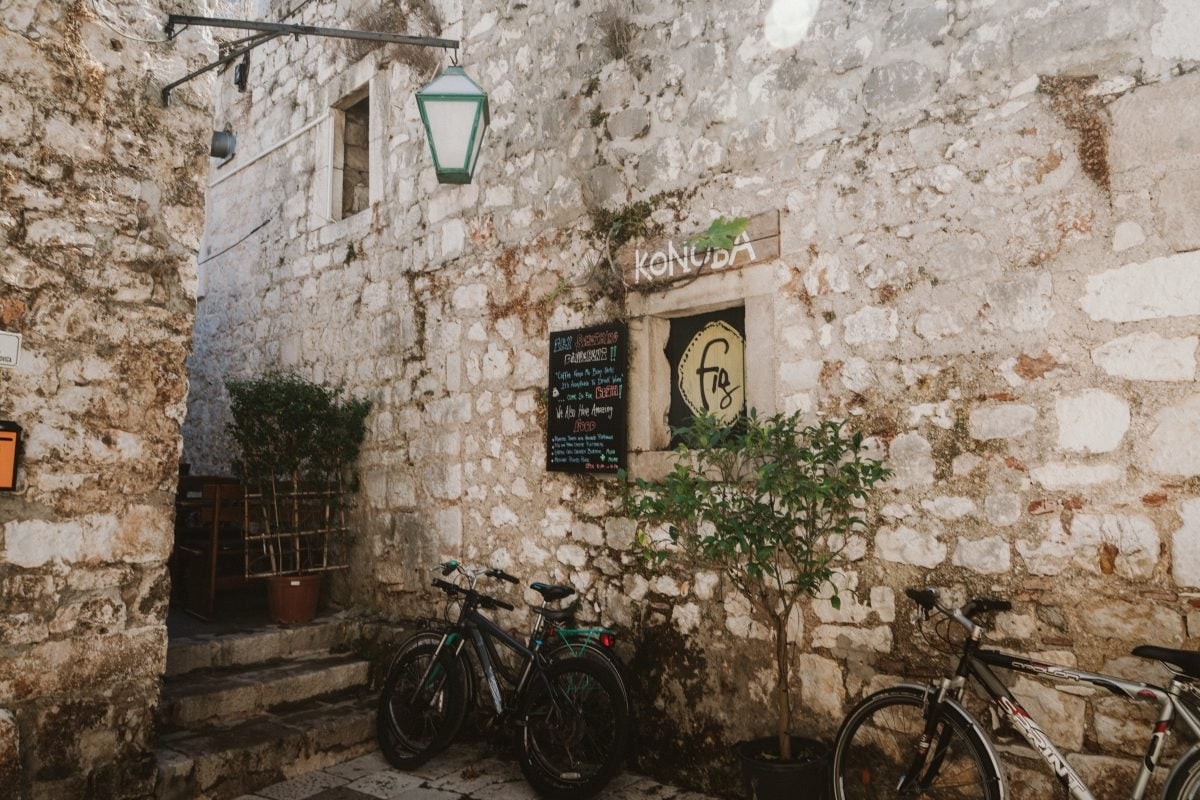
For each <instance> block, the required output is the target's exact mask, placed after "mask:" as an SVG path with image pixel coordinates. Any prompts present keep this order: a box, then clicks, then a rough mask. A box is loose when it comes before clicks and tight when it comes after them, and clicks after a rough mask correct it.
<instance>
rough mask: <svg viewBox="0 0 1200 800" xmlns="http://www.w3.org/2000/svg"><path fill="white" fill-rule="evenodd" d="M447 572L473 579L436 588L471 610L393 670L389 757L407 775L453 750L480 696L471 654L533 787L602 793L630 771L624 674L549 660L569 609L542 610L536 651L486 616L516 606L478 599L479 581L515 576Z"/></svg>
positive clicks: (386, 707) (451, 565) (580, 660)
mask: <svg viewBox="0 0 1200 800" xmlns="http://www.w3.org/2000/svg"><path fill="white" fill-rule="evenodd" d="M441 569H442V574H443V575H444V576H448V575H450V574H451V573H452V572H455V571H458V572H459V573H460V574H461V575H463V576H464V577H465V578H466V579H467V585H466V586H460V585H457V584H453V583H449V582H447V581H444V580H441V579H435V580H434V581H433V585H434V586H436V587H437V588H439V589H441V590H442V591H443V592H445V593H446V594H447V595H449V596H450V597H451V598H454V599H457V600H459V601H460V602H461V606H460V608H459V613H458V619H457V621H456V622H455V623H454V624H453V625H452V626H451V627H450V628H449V629H448V630H447V631H445V633H444V634H443V635H442V636H441V638H440V640H439V641H437V642H436V643H434V642H432V641H423V642H419V643H417V644H415V645H412V646H407V645H406V646H405V648H404V649H403V650H402V652H401V653H400V654H399V655H398V656H397V657H396V659H395V660H394V661H393V663H392V665H391V668H390V669H389V670H388V675H387V678H386V680H385V681H384V686H383V692H382V693H381V695H380V698H379V706H378V718H377V721H376V726H377V733H378V738H379V744H380V747H381V749H382V750H383V753H384V756H385V757H386V758H387V759H388V761H389V762H391V763H392V764H393V765H395V766H397V767H399V768H401V769H411V768H413V767H416V766H417V765H419V764H421V763H423V762H425V761H426V760H428V759H429V758H430V757H432V756H433V755H435V754H436V753H438V752H440V751H442V750H444V749H445V748H446V747H447V746H448V745H449V744H450V743H451V741H453V739H454V737H455V736H456V735H457V733H458V731H459V729H460V728H461V725H462V721H463V717H464V715H465V713H466V710H467V706H468V704H469V702H470V698H471V697H472V696H473V695H474V694H476V692H475V689H474V682H475V680H476V675H475V671H474V670H473V669H472V668H471V665H470V663H469V662H468V660H467V652H468V649H469V650H470V652H471V653H472V654H473V657H474V659H475V660H476V662H477V663H478V665H479V673H480V679H481V680H482V682H483V683H484V687H485V689H486V690H487V692H488V694H489V698H490V700H491V711H492V713H493V714H494V715H495V717H496V719H497V720H498V721H499V722H500V723H503V724H507V725H510V726H512V727H513V728H514V729H515V730H516V731H517V732H518V734H519V735H518V753H519V761H520V764H521V771H522V772H523V773H524V775H525V778H526V780H528V781H529V783H530V785H532V786H533V788H534V789H535V790H537V792H538V793H539V794H541V795H543V796H545V797H551V798H567V797H580V798H582V797H589V796H591V795H593V794H595V793H596V792H598V791H599V790H600V789H602V788H603V787H604V786H605V784H607V783H608V781H609V780H610V779H611V778H612V777H613V776H614V775H615V774H616V773H617V771H618V770H619V769H620V768H621V765H622V763H623V761H624V757H625V752H626V749H627V747H628V742H629V727H630V721H629V712H628V708H627V704H628V696H627V694H626V692H625V690H624V687H623V686H622V684H621V681H620V677H619V674H618V673H617V672H616V670H615V669H614V668H613V667H612V666H611V665H609V664H607V663H604V662H602V661H601V660H600V659H598V658H596V657H586V656H560V657H557V658H551V657H549V655H548V654H547V652H545V650H546V648H545V637H544V635H543V634H544V632H545V630H546V629H547V625H548V623H547V621H546V617H547V615H549V616H551V617H554V616H558V615H560V614H561V613H562V612H561V610H557V609H547V608H544V607H542V608H535V609H534V611H535V612H536V613H537V616H536V621H535V624H534V630H533V632H532V633H531V635H530V638H529V641H528V642H527V643H522V642H520V641H518V640H517V639H515V638H513V637H512V636H510V635H509V634H508V633H507V632H505V631H504V630H503V629H502V628H500V627H499V626H498V625H496V623H494V622H493V621H492V620H491V619H489V618H488V617H486V616H485V615H484V614H483V613H481V612H482V611H483V610H490V609H500V608H502V609H506V610H510V611H511V610H512V609H513V607H512V606H511V605H510V604H508V603H506V602H504V601H503V600H500V599H498V598H495V597H490V596H488V595H485V594H482V593H481V592H479V591H477V590H476V588H475V585H476V583H477V581H478V579H479V578H480V577H483V576H486V577H490V578H497V579H500V580H505V581H509V582H511V583H517V582H518V581H517V579H516V578H514V577H513V576H511V575H509V574H507V573H505V572H503V571H501V570H495V569H489V570H475V571H470V570H466V569H464V568H462V567H461V566H460V565H459V564H458V563H457V562H448V563H446V564H444V565H442V568H441ZM539 586H540V587H542V588H541V589H538V590H539V591H540V592H541V593H542V595H543V597H547V596H551V597H553V596H554V595H561V590H562V588H563V587H551V586H546V585H544V584H535V586H534V588H535V589H537V588H538V587H539ZM556 589H557V590H558V591H555V590H556ZM497 644H499V645H501V646H502V647H504V648H505V649H506V650H508V651H511V652H512V653H513V654H514V655H515V657H516V659H517V661H518V666H517V667H516V668H510V667H509V666H508V665H506V664H505V662H504V661H503V660H502V659H501V658H500V656H499V653H498V651H497V649H496V645H497ZM502 683H503V688H502V685H501V684H502Z"/></svg>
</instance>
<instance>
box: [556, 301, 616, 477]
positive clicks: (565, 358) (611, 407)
mask: <svg viewBox="0 0 1200 800" xmlns="http://www.w3.org/2000/svg"><path fill="white" fill-rule="evenodd" d="M628 363H629V332H628V330H627V329H626V327H625V326H624V325H622V324H620V323H612V324H609V325H600V326H597V327H594V328H581V329H578V330H573V331H558V332H556V333H551V334H550V397H549V402H548V403H547V406H546V412H547V414H548V418H547V420H546V469H547V470H549V471H552V472H579V473H590V474H613V473H615V472H616V471H617V470H619V469H622V468H624V467H625V434H626V417H627V412H626V409H627V408H628V389H629V387H628V385H627V381H626V373H627V365H628Z"/></svg>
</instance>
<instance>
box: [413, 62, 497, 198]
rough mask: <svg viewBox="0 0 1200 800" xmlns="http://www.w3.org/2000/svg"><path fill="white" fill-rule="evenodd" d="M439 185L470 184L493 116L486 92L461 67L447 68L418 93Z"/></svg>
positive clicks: (418, 102) (418, 103)
mask: <svg viewBox="0 0 1200 800" xmlns="http://www.w3.org/2000/svg"><path fill="white" fill-rule="evenodd" d="M417 108H418V109H420V111H421V122H423V123H424V124H425V133H426V134H427V135H428V137H429V150H430V151H431V152H432V153H433V167H434V169H435V170H436V171H437V179H438V183H470V182H471V178H472V177H473V176H474V175H475V164H476V162H478V160H479V146H480V144H481V143H482V142H483V133H484V131H486V130H487V126H488V122H490V121H491V114H490V113H489V111H488V97H487V92H485V91H484V90H483V89H482V88H480V86H479V84H477V83H476V82H475V81H473V80H471V79H470V78H469V77H467V73H466V72H465V71H463V68H462V67H459V66H452V67H446V69H444V70H443V71H442V74H441V75H438V76H437V77H436V78H434V79H433V81H431V82H430V83H428V84H426V85H425V86H422V87H421V88H420V89H418V90H417Z"/></svg>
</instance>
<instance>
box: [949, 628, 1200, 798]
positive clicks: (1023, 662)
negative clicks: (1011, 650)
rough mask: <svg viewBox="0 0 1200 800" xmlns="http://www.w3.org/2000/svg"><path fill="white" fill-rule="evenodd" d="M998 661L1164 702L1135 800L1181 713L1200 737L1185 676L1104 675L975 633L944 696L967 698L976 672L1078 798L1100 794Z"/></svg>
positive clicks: (1141, 793)
mask: <svg viewBox="0 0 1200 800" xmlns="http://www.w3.org/2000/svg"><path fill="white" fill-rule="evenodd" d="M992 667H999V668H1000V669H1008V670H1013V671H1015V672H1023V673H1026V674H1029V675H1036V676H1038V677H1042V678H1050V679H1052V680H1056V681H1071V682H1074V683H1085V684H1091V685H1093V686H1098V687H1100V688H1103V689H1107V690H1108V691H1109V692H1112V693H1113V694H1116V695H1118V696H1122V697H1125V698H1127V699H1129V700H1133V701H1138V702H1145V703H1157V704H1158V708H1159V712H1158V719H1157V721H1156V722H1155V724H1154V728H1153V730H1152V731H1151V733H1150V741H1149V745H1148V746H1147V749H1146V755H1145V757H1144V758H1143V759H1142V764H1141V769H1140V770H1139V772H1138V776H1137V780H1136V781H1135V783H1134V787H1133V793H1132V794H1131V795H1130V800H1142V798H1143V796H1144V795H1145V792H1146V787H1147V786H1148V785H1149V782H1150V775H1151V773H1152V772H1153V771H1154V768H1155V767H1156V766H1158V761H1159V759H1160V758H1161V757H1162V753H1163V749H1164V747H1165V744H1166V738H1167V733H1168V732H1169V731H1170V730H1171V727H1172V725H1173V723H1174V721H1175V719H1176V717H1179V718H1180V719H1182V720H1183V721H1184V722H1185V723H1186V725H1187V727H1188V728H1190V729H1191V732H1192V736H1193V737H1194V738H1197V739H1200V716H1198V715H1197V713H1196V712H1195V711H1194V710H1193V709H1192V708H1189V707H1188V705H1187V703H1186V702H1185V700H1184V699H1183V694H1184V692H1186V691H1190V690H1188V689H1186V688H1185V685H1186V684H1185V682H1184V681H1180V680H1172V681H1171V684H1170V686H1169V687H1168V688H1167V689H1163V688H1161V687H1158V686H1152V685H1150V684H1147V683H1141V682H1138V681H1129V680H1125V679H1123V678H1117V677H1114V676H1112V675H1102V674H1099V673H1095V672H1086V671H1084V670H1079V669H1073V668H1070V667H1064V666H1060V665H1057V664H1047V663H1044V662H1041V661H1033V660H1031V659H1027V658H1022V657H1020V656H1014V655H1009V654H1007V653H1001V652H999V651H997V650H985V649H982V648H979V646H978V643H977V642H976V641H975V640H974V639H973V638H969V639H968V640H967V642H966V644H965V647H964V650H963V654H962V657H961V658H960V660H959V664H958V669H957V670H956V672H955V677H954V679H953V680H951V679H945V680H944V681H943V685H942V693H941V694H939V695H938V696H939V697H942V696H945V693H948V694H949V695H950V696H952V697H953V698H954V699H955V700H957V701H961V700H962V695H963V691H964V689H965V687H966V682H967V679H968V678H975V679H976V680H977V681H979V684H980V685H981V686H982V687H983V688H984V691H985V692H986V693H987V694H988V696H989V698H990V699H991V702H992V704H993V705H994V706H995V707H996V709H997V710H998V712H999V713H1000V715H1001V716H1002V717H1004V718H1005V719H1007V720H1008V721H1009V723H1011V724H1012V726H1013V727H1014V728H1015V729H1016V730H1017V732H1018V733H1020V734H1021V736H1022V737H1023V738H1024V739H1025V741H1026V742H1028V743H1029V745H1030V746H1031V747H1032V748H1033V749H1034V751H1035V752H1037V754H1038V755H1039V756H1041V758H1042V760H1043V761H1045V762H1046V764H1047V766H1049V767H1050V770H1051V771H1052V772H1053V773H1054V775H1055V776H1056V777H1057V778H1058V779H1059V781H1060V782H1061V783H1062V785H1063V786H1064V787H1066V789H1067V791H1068V792H1069V794H1070V796H1071V797H1072V798H1075V800H1096V798H1095V796H1094V795H1093V794H1092V793H1091V791H1090V790H1089V789H1088V787H1087V785H1086V784H1085V783H1084V782H1083V779H1082V778H1081V777H1080V776H1079V773H1078V772H1076V771H1075V769H1074V768H1073V767H1072V766H1071V765H1070V764H1069V763H1068V762H1067V759H1066V758H1065V757H1064V756H1063V754H1062V753H1061V752H1060V751H1059V749H1058V748H1057V747H1056V746H1055V745H1054V743H1053V742H1052V741H1051V740H1050V737H1049V736H1047V735H1046V733H1045V731H1043V730H1042V728H1041V727H1040V726H1039V725H1038V724H1037V722H1036V721H1034V719H1033V718H1032V717H1031V716H1030V715H1029V712H1027V711H1026V710H1025V709H1024V708H1023V707H1022V706H1021V704H1020V703H1019V702H1017V699H1016V698H1015V697H1013V695H1012V693H1011V692H1010V691H1009V690H1008V688H1007V687H1006V686H1005V685H1004V684H1003V683H1001V682H1000V679H999V678H998V677H996V673H994V672H993V671H992V669H991V668H992ZM935 726H936V715H932V714H931V715H930V722H929V725H928V726H927V731H926V734H927V735H931V734H932V733H933V730H932V729H933V728H934V727H935ZM935 758H939V760H940V757H939V754H935Z"/></svg>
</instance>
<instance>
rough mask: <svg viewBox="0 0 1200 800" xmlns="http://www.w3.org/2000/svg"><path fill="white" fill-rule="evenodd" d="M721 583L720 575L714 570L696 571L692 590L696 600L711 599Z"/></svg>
mask: <svg viewBox="0 0 1200 800" xmlns="http://www.w3.org/2000/svg"><path fill="white" fill-rule="evenodd" d="M720 585H721V576H720V575H719V574H718V573H716V572H697V573H696V578H695V580H694V581H693V586H692V592H693V593H694V594H695V595H696V598H697V599H698V600H712V599H713V597H714V596H715V595H716V591H717V589H718V588H719V587H720Z"/></svg>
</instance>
